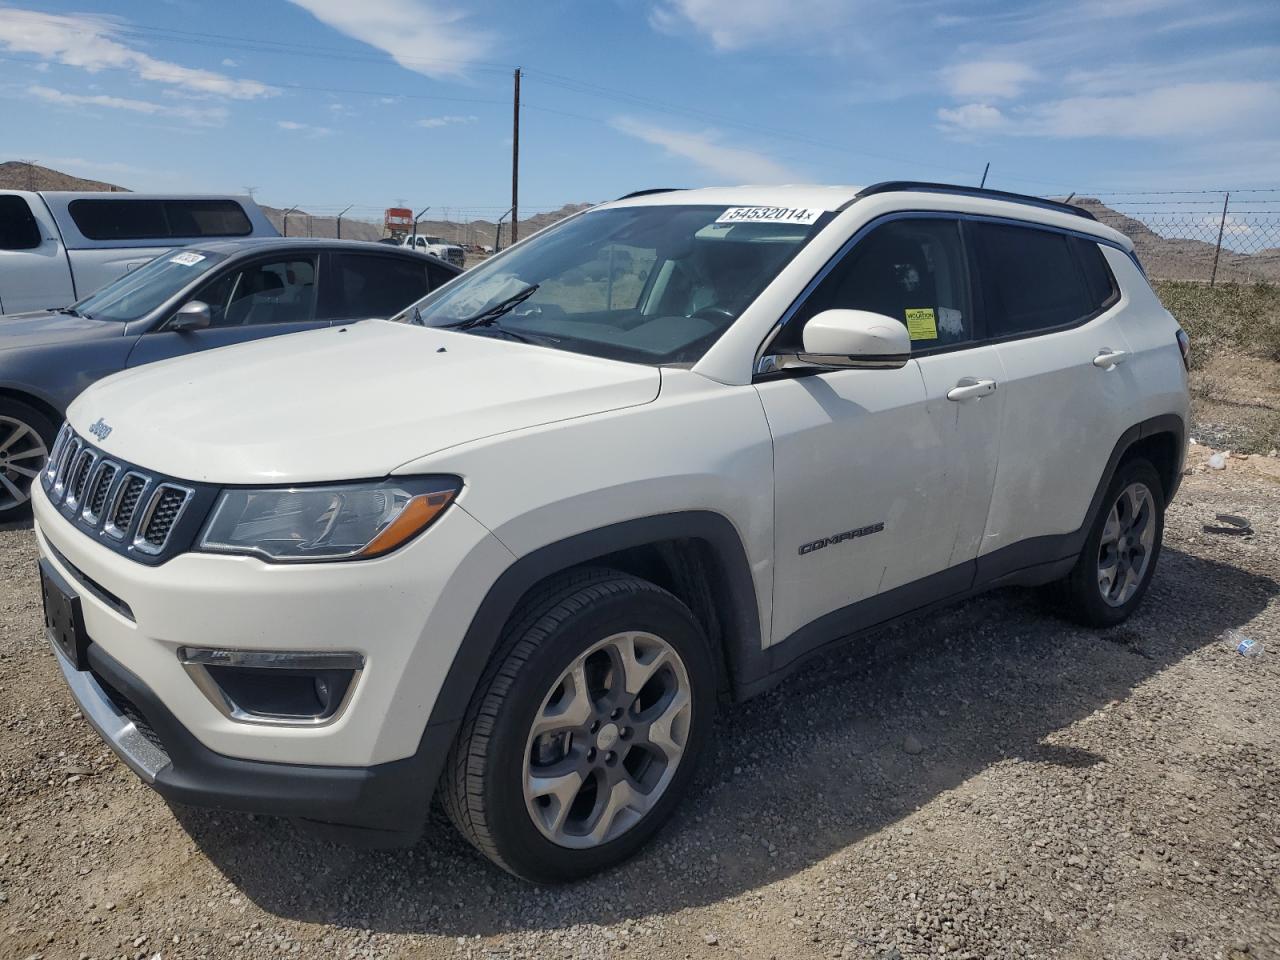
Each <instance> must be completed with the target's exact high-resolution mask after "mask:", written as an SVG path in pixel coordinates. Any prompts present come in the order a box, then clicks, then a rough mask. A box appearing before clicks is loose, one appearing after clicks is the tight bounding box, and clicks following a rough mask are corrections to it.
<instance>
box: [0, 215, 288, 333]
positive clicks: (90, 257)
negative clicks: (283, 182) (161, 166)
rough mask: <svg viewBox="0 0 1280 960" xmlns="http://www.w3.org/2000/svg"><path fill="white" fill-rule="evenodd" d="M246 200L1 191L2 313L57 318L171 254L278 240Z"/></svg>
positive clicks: (0, 285) (0, 289)
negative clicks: (224, 242) (208, 243)
mask: <svg viewBox="0 0 1280 960" xmlns="http://www.w3.org/2000/svg"><path fill="white" fill-rule="evenodd" d="M276 236H279V234H278V233H277V232H276V229H275V227H273V226H272V225H271V223H270V221H269V220H267V218H266V216H265V215H264V214H263V212H262V211H261V210H259V209H258V207H257V205H256V204H255V203H254V202H253V201H252V200H250V199H249V198H248V197H215V196H157V195H154V194H139V193H72V192H47V191H40V192H29V191H21V190H2V191H0V313H20V312H23V311H28V310H56V309H58V308H60V307H65V306H67V305H69V304H72V303H75V302H76V301H77V300H80V299H81V298H83V297H87V296H88V295H89V294H91V293H93V292H94V291H95V290H97V289H98V288H99V287H103V286H105V285H106V284H108V283H110V282H111V281H112V280H115V279H116V278H117V277H120V276H123V275H124V274H126V273H128V272H129V271H130V270H133V269H135V268H137V267H140V266H142V265H143V264H144V263H146V262H147V261H148V260H150V259H151V258H152V257H155V256H158V255H159V254H161V253H163V252H164V251H165V250H168V249H170V248H172V247H181V246H185V245H186V244H189V243H195V242H198V241H200V240H209V239H211V238H214V237H276Z"/></svg>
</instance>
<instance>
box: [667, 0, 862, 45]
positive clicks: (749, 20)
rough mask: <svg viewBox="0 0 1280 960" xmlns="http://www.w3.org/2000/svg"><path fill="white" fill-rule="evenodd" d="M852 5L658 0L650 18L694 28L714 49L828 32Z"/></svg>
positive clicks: (815, 0)
mask: <svg viewBox="0 0 1280 960" xmlns="http://www.w3.org/2000/svg"><path fill="white" fill-rule="evenodd" d="M851 7H852V4H850V3H848V2H847V0H661V2H659V4H658V5H657V6H656V7H654V9H653V12H652V13H651V14H650V21H651V22H652V24H653V25H654V26H655V27H657V28H658V29H659V30H663V31H666V32H668V33H674V32H677V31H678V30H680V29H682V28H687V27H693V29H695V30H697V31H698V32H699V33H704V34H706V35H707V36H708V37H709V38H710V39H711V43H712V44H713V45H714V46H715V47H716V49H718V50H737V49H740V48H742V47H749V46H751V45H753V44H757V43H762V42H771V41H776V40H777V39H778V37H780V36H787V37H795V36H802V35H816V34H820V33H822V32H824V31H829V30H830V29H831V28H832V27H833V26H834V25H835V24H836V23H838V22H840V21H843V20H846V19H848V16H849V14H850V12H851ZM789 52H794V51H789Z"/></svg>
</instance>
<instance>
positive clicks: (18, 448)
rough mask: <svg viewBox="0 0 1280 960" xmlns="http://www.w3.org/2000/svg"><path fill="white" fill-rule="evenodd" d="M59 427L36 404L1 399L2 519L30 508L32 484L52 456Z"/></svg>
mask: <svg viewBox="0 0 1280 960" xmlns="http://www.w3.org/2000/svg"><path fill="white" fill-rule="evenodd" d="M55 429H56V428H55V427H54V425H53V424H52V423H51V422H50V421H49V418H48V417H46V416H45V415H44V414H43V413H41V412H40V411H39V410H36V409H35V408H34V407H30V406H28V405H27V404H25V403H20V402H18V401H17V400H7V399H0V523H5V522H6V521H9V520H16V519H19V518H20V517H23V516H25V515H26V513H27V511H28V510H29V509H30V507H31V485H32V484H33V483H35V480H36V477H38V476H39V475H40V471H41V470H43V469H44V466H45V464H46V463H47V462H48V460H49V448H50V447H51V446H52V445H53V435H54V431H55Z"/></svg>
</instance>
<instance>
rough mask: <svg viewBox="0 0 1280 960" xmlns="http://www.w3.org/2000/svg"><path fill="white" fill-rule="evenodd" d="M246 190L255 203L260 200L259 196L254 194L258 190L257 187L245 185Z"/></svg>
mask: <svg viewBox="0 0 1280 960" xmlns="http://www.w3.org/2000/svg"><path fill="white" fill-rule="evenodd" d="M244 192H245V193H247V194H248V195H249V199H250V200H252V201H253V202H254V203H257V202H258V198H257V197H256V196H254V194H256V193H257V192H258V188H257V187H245V188H244Z"/></svg>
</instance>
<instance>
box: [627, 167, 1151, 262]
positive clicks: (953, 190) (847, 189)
mask: <svg viewBox="0 0 1280 960" xmlns="http://www.w3.org/2000/svg"><path fill="white" fill-rule="evenodd" d="M901 193H910V194H919V195H921V196H922V197H925V196H927V197H928V198H929V201H928V202H927V203H925V204H922V206H921V209H934V210H954V211H956V212H960V213H964V212H968V213H976V214H986V215H988V216H1006V217H1009V218H1011V219H1018V220H1026V221H1031V222H1040V223H1045V224H1049V225H1052V226H1057V227H1060V228H1062V227H1065V228H1068V229H1071V230H1075V231H1079V232H1081V233H1088V234H1092V235H1094V236H1096V237H1099V238H1100V239H1104V240H1108V241H1110V242H1111V243H1118V244H1120V245H1121V246H1123V247H1125V248H1126V249H1132V248H1133V241H1132V240H1130V239H1129V238H1128V237H1126V236H1125V235H1124V234H1122V233H1120V232H1119V231H1118V230H1115V229H1113V228H1111V227H1108V226H1106V225H1105V224H1101V223H1099V222H1098V221H1097V220H1096V219H1095V218H1094V217H1093V215H1092V214H1091V213H1089V212H1088V211H1086V210H1084V209H1083V208H1080V207H1073V206H1071V205H1070V204H1068V203H1065V202H1062V201H1056V200H1048V199H1045V198H1042V197H1033V196H1029V195H1024V194H1016V193H1005V192H1003V191H1000V190H989V189H983V188H981V187H971V186H965V185H962V184H946V183H922V182H916V181H905V180H904V181H886V182H884V183H877V184H874V185H872V186H868V187H854V186H817V185H812V184H783V185H775V186H751V185H747V186H740V187H701V188H698V189H694V190H681V189H676V188H672V189H658V190H642V191H639V192H637V193H633V194H628V195H627V196H625V197H621V198H619V199H617V200H615V201H613V202H612V203H608V204H604V206H609V207H614V206H621V207H628V206H674V205H680V206H684V205H686V204H687V205H701V204H705V205H708V206H735V207H736V206H742V207H811V208H812V207H816V208H819V209H822V210H830V211H838V210H843V209H844V208H845V207H847V206H849V205H850V204H852V203H854V202H855V201H857V202H859V203H866V202H869V201H872V200H875V199H878V198H880V197H882V196H886V195H890V194H901Z"/></svg>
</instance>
